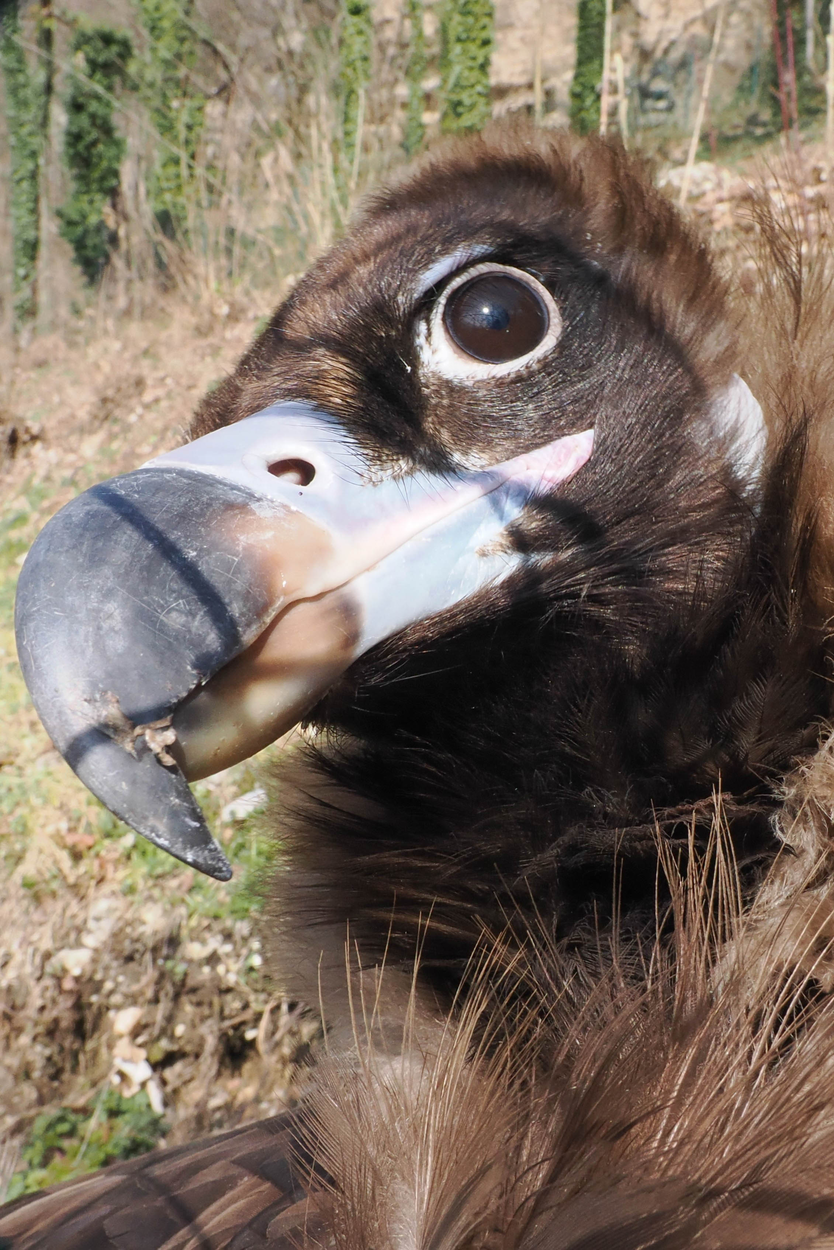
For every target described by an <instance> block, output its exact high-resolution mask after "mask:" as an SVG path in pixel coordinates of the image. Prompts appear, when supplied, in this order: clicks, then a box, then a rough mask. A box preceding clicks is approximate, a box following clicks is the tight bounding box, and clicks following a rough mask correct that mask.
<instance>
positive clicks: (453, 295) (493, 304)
mask: <svg viewBox="0 0 834 1250" xmlns="http://www.w3.org/2000/svg"><path fill="white" fill-rule="evenodd" d="M561 333H562V318H561V316H560V315H559V310H558V308H557V307H556V304H555V302H554V299H553V296H552V295H551V294H550V292H549V291H548V290H547V288H546V287H544V286H542V284H541V282H538V281H537V280H536V279H535V278H534V277H532V275H531V274H529V273H525V272H524V271H523V270H521V269H513V268H511V267H510V266H509V265H496V264H489V263H485V264H481V265H475V266H474V267H473V268H471V269H466V270H464V272H463V273H461V274H459V275H458V276H457V278H453V279H452V281H451V282H450V283H449V285H448V286H447V287H446V289H445V291H443V293H442V294H441V296H440V299H439V300H438V302H437V303H436V304H435V306H434V308H433V309H432V311H431V314H430V315H429V320H428V325H425V324H424V325H423V326H421V328H420V332H419V338H420V343H419V347H420V353H421V356H422V359H423V364H424V365H425V366H426V367H428V368H429V369H430V370H432V371H433V372H435V373H442V374H445V376H446V377H449V378H460V379H462V380H464V379H465V380H468V381H476V380H477V379H479V378H494V377H501V376H503V375H505V374H508V373H515V372H516V371H518V370H520V369H522V368H525V367H526V366H527V365H530V364H532V363H533V362H534V361H536V360H539V359H541V358H542V357H543V356H545V355H546V354H547V353H548V352H549V351H550V350H551V348H553V347H554V346H555V345H556V343H557V342H558V341H559V338H560V336H561Z"/></svg>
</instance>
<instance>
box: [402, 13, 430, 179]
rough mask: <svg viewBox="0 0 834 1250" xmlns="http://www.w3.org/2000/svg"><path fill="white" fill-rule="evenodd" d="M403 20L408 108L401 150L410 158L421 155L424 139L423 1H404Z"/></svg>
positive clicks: (424, 43) (424, 49)
mask: <svg viewBox="0 0 834 1250" xmlns="http://www.w3.org/2000/svg"><path fill="white" fill-rule="evenodd" d="M406 16H407V17H408V21H409V25H410V27H411V34H410V38H409V44H408V64H407V65H406V70H405V81H406V85H407V87H408V104H407V107H406V114H405V132H404V134H403V147H404V148H405V150H406V153H407V154H408V155H409V156H414V154H415V153H416V152H419V151H420V148H421V147H422V146H423V142H424V140H425V137H426V128H425V126H424V125H423V107H424V103H425V100H424V94H423V78H424V77H425V74H426V36H425V34H424V31H423V0H407V7H406Z"/></svg>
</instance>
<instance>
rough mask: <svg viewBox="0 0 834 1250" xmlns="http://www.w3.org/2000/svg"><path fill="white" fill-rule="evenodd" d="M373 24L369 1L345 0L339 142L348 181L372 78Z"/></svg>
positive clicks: (359, 141)
mask: <svg viewBox="0 0 834 1250" xmlns="http://www.w3.org/2000/svg"><path fill="white" fill-rule="evenodd" d="M373 39H374V25H373V18H372V16H371V5H370V0H345V5H344V9H343V12H342V29H341V38H340V40H339V79H340V82H341V88H342V144H343V153H344V163H345V169H346V172H347V175H348V177H349V178H350V180H351V182H353V181H354V180H355V179H354V177H353V170H354V169H355V167H356V161H357V158H358V150H357V149H358V147H359V146H360V145H361V142H362V135H361V133H360V130H361V122H360V115H361V113H362V111H363V107H364V103H363V102H364V98H365V91H366V89H367V86H368V83H369V82H370V78H371V56H372V53H373Z"/></svg>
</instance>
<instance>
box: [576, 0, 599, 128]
mask: <svg viewBox="0 0 834 1250" xmlns="http://www.w3.org/2000/svg"><path fill="white" fill-rule="evenodd" d="M604 40H605V0H579V3H578V5H577V10H576V68H575V69H574V71H573V81H572V82H571V85H570V120H571V125H572V126H573V128H574V130H576V131H577V132H578V133H579V134H581V135H587V134H591V133H592V132H593V131H595V130H598V129H599V106H600V83H601V81H602V53H603V43H604Z"/></svg>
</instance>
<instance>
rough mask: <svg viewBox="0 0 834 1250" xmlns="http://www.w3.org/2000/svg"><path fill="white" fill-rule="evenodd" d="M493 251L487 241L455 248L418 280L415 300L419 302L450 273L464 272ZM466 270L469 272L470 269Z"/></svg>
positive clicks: (415, 288)
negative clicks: (475, 261) (472, 263)
mask: <svg viewBox="0 0 834 1250" xmlns="http://www.w3.org/2000/svg"><path fill="white" fill-rule="evenodd" d="M491 251H492V248H491V247H489V246H488V245H487V244H486V243H471V244H467V245H466V246H464V247H458V248H455V250H454V252H450V253H449V255H448V256H444V257H442V259H441V260H437V261H435V262H434V264H433V265H430V266H429V268H428V269H426V270H425V271H424V273H422V274H421V275H420V277H419V279H418V280H417V284H416V286H415V287H414V291H413V299H414V302H415V303H419V301H420V300H421V299H423V297H424V296H426V295H428V293H429V292H430V291H431V290H433V289H434V287H436V286H439V285H440V283H441V282H442V281H443V280H444V278H448V277H449V275H450V274H457V273H459V272H463V270H464V269H466V266H467V265H469V264H470V263H471V262H472V261H473V260H479V259H481V258H482V257H484V256H488V255H489V254H490V252H491ZM466 271H467V273H468V272H469V271H468V269H467V270H466Z"/></svg>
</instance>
